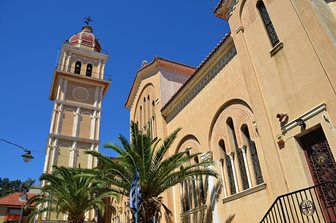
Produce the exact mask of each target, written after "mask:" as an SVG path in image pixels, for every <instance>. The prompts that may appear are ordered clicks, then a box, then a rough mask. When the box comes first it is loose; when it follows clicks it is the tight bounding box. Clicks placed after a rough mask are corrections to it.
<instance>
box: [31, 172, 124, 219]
mask: <svg viewBox="0 0 336 223" xmlns="http://www.w3.org/2000/svg"><path fill="white" fill-rule="evenodd" d="M40 181H42V182H44V184H45V186H43V187H42V188H41V190H42V191H41V194H39V195H37V196H36V197H33V198H32V199H30V200H29V201H28V202H27V206H29V205H34V206H35V210H34V211H33V212H32V213H31V214H30V215H29V220H30V221H32V220H33V218H34V217H35V216H36V215H39V214H41V213H43V212H55V213H56V214H57V215H58V214H60V213H63V214H66V215H67V216H68V221H69V222H70V223H83V222H84V219H85V213H86V212H87V211H89V210H92V209H95V210H102V211H103V207H104V206H105V204H104V202H103V198H105V197H114V198H117V197H118V196H117V194H116V193H114V192H111V191H110V190H109V189H106V188H104V185H101V184H98V183H97V181H96V180H95V179H94V178H92V177H90V176H88V175H86V174H84V173H83V170H82V169H78V168H65V167H55V170H54V172H52V173H51V174H43V175H42V176H41V177H40Z"/></svg>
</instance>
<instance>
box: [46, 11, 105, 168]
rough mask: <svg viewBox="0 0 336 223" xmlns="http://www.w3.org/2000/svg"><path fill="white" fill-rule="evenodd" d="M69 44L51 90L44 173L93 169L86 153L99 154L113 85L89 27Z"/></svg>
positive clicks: (89, 156)
mask: <svg viewBox="0 0 336 223" xmlns="http://www.w3.org/2000/svg"><path fill="white" fill-rule="evenodd" d="M90 21H91V19H90V17H89V18H87V19H86V21H85V23H86V25H85V26H84V27H83V28H82V31H81V32H79V33H76V34H75V35H73V36H72V37H71V38H70V39H69V40H67V41H66V42H65V43H64V44H63V46H62V49H61V53H60V58H59V61H58V64H57V67H56V69H55V71H54V76H53V80H52V84H51V89H50V96H49V98H50V100H53V101H54V108H53V111H52V116H51V123H50V131H49V136H48V144H47V148H46V157H45V164H44V170H43V172H44V173H50V172H52V168H53V166H65V167H80V168H93V167H94V166H95V165H96V161H95V160H94V159H93V157H92V156H91V155H87V154H85V151H87V150H96V151H97V150H98V144H99V129H100V117H101V112H102V101H103V97H104V95H105V94H106V92H107V89H108V88H109V85H110V83H111V82H110V81H109V80H106V78H104V68H105V64H106V62H107V60H108V55H107V54H105V53H103V52H102V51H101V47H100V44H99V41H98V39H97V38H96V37H95V35H94V34H93V29H92V27H91V26H89V22H90Z"/></svg>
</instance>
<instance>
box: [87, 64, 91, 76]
mask: <svg viewBox="0 0 336 223" xmlns="http://www.w3.org/2000/svg"><path fill="white" fill-rule="evenodd" d="M86 76H87V77H91V76H92V64H90V63H89V64H88V65H86Z"/></svg>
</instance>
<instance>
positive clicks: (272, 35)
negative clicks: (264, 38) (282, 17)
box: [257, 0, 280, 47]
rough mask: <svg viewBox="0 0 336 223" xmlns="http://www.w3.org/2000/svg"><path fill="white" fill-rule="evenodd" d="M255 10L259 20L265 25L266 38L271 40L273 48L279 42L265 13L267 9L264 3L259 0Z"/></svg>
mask: <svg viewBox="0 0 336 223" xmlns="http://www.w3.org/2000/svg"><path fill="white" fill-rule="evenodd" d="M257 8H258V10H259V13H260V16H261V19H262V20H263V23H264V25H265V28H266V31H267V34H268V37H269V39H270V40H271V43H272V46H273V47H274V46H275V45H277V44H278V43H279V42H280V41H279V38H278V35H277V33H276V32H275V29H274V26H273V24H272V21H271V18H270V17H269V15H268V12H267V9H266V7H265V4H264V2H263V1H261V0H260V1H258V3H257Z"/></svg>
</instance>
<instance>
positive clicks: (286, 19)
mask: <svg viewBox="0 0 336 223" xmlns="http://www.w3.org/2000/svg"><path fill="white" fill-rule="evenodd" d="M209 13H210V12H209ZM214 14H215V16H217V17H218V18H219V19H222V20H223V23H224V22H228V24H229V26H230V29H231V32H230V33H228V34H226V35H225V36H224V37H223V39H222V40H221V41H220V42H219V43H218V45H217V46H215V47H214V49H213V50H212V51H211V52H210V53H209V55H208V56H207V57H206V58H205V59H204V61H203V62H202V63H200V65H199V66H197V67H192V66H188V65H185V64H182V63H180V62H175V61H172V60H169V59H165V58H160V57H156V58H154V59H153V60H152V61H151V62H150V63H148V64H144V65H143V66H142V67H141V68H140V69H139V70H138V72H137V73H136V74H135V79H134V82H133V84H132V87H131V89H130V91H129V95H128V98H127V101H126V108H128V109H129V111H130V120H132V121H134V122H136V123H138V126H140V128H141V129H143V130H148V129H150V132H151V134H152V137H153V140H155V139H156V138H165V137H167V136H168V135H169V134H170V133H171V132H173V131H174V130H176V129H177V128H179V127H181V128H182V130H181V131H180V132H179V134H178V138H177V139H176V140H175V143H174V144H173V145H172V147H171V151H170V154H174V153H175V152H177V151H183V150H185V149H187V148H190V147H191V148H192V150H191V151H192V152H193V153H196V152H200V153H202V156H201V157H200V159H212V160H213V161H214V162H215V167H214V168H216V170H217V172H218V173H219V175H220V177H219V180H221V181H222V183H223V185H224V187H223V192H222V193H221V195H220V199H219V201H218V203H217V205H216V207H215V209H214V211H213V217H214V222H225V219H227V218H228V217H229V216H231V215H234V216H235V217H234V222H249V223H250V222H251V223H254V222H335V221H336V190H335V185H334V184H333V183H326V182H336V164H335V156H336V129H335V124H336V48H335V46H336V1H335V0H309V1H308V0H279V1H278V0H240V1H238V0H221V1H220V2H219V3H218V5H217V6H216V8H215V10H214ZM84 33H85V31H84ZM209 35H211V34H209ZM73 38H77V37H76V36H75V37H72V39H73ZM78 38H80V36H78ZM78 44H79V43H78ZM62 52H63V54H62V55H64V58H61V62H60V63H61V64H66V65H65V66H64V67H63V66H60V67H58V69H57V70H56V72H55V81H54V83H53V84H54V85H53V86H54V87H53V88H52V93H51V98H52V99H54V100H55V112H54V114H55V117H56V116H59V114H60V113H59V112H58V111H66V112H65V113H64V114H65V119H66V116H67V114H75V116H72V118H71V122H73V123H74V125H73V126H83V124H79V123H82V122H79V121H78V114H86V113H85V112H87V111H90V112H91V113H89V114H90V115H92V114H93V117H96V116H97V114H99V112H100V107H99V105H100V102H101V98H102V95H104V93H105V90H106V88H107V86H108V83H107V82H105V81H103V80H100V79H99V80H97V79H93V78H92V77H85V74H80V75H76V74H73V72H74V70H73V69H75V68H76V66H77V65H76V63H77V62H76V61H80V62H81V64H82V67H85V66H86V64H88V63H89V62H88V61H86V60H84V59H83V58H82V56H84V55H83V54H82V51H81V50H77V49H76V52H75V49H74V48H73V47H72V43H71V40H70V43H69V45H65V46H64V48H63V51H62ZM85 52H86V51H85ZM69 53H73V54H70V60H69V59H68V56H69ZM92 54H93V55H94V56H92V57H89V56H86V55H85V57H87V58H92V59H95V60H96V61H95V62H93V61H92V64H93V67H94V69H95V70H97V72H98V73H99V72H101V71H100V68H99V69H98V66H100V67H101V66H102V65H103V64H104V63H105V62H106V58H104V55H101V54H99V53H98V52H96V51H95V50H93V52H92ZM71 55H72V56H71ZM95 56H97V57H95ZM99 59H100V60H99ZM87 60H89V59H87ZM98 61H100V62H98ZM90 63H91V62H90ZM84 64H85V65H84ZM99 64H101V65H99ZM69 66H70V67H72V68H73V69H72V70H71V69H70V70H65V69H67V68H68V67H69ZM74 73H76V72H74ZM97 78H98V76H97ZM99 78H100V77H99ZM56 80H58V81H56ZM60 80H62V81H60ZM66 81H68V83H67V87H64V85H66ZM74 82H81V83H82V84H83V86H82V87H81V88H80V89H82V88H84V89H86V90H87V91H88V92H92V93H93V95H96V98H95V97H93V98H90V96H91V93H90V94H89V93H88V99H86V100H87V101H85V105H84V103H83V101H80V100H77V99H76V98H75V96H76V90H75V89H76V88H74V89H72V88H71V86H73V85H72V84H73V83H74ZM95 88H96V92H98V93H96V94H94V92H95V90H94V89H95ZM60 89H68V90H67V93H64V92H63V91H62V90H60ZM97 89H98V90H97ZM77 91H78V90H77ZM81 91H84V90H83V89H82V90H81ZM89 98H90V99H89ZM81 100H83V98H82V99H81ZM88 101H90V103H88V104H86V102H88ZM91 102H92V104H91ZM79 104H80V105H81V106H79ZM70 108H72V109H70ZM88 108H89V109H88ZM84 111H85V112H84ZM83 112H84V113H83ZM85 117H86V116H83V117H82V120H83V121H84V120H86V118H85ZM88 117H90V116H88ZM55 120H57V121H55V123H59V121H58V120H59V119H58V118H57V119H55ZM66 120H67V119H66ZM90 123H91V125H93V124H92V123H95V126H96V127H92V128H91V129H95V130H97V128H98V127H97V125H99V124H98V123H99V120H98V121H97V120H96V122H90ZM55 126H56V127H57V126H60V127H58V128H56V127H52V128H51V132H50V142H49V144H50V146H53V145H55V143H58V144H62V143H65V142H67V143H68V145H67V146H72V148H74V150H71V151H72V152H71V153H73V156H74V154H75V153H76V152H75V151H78V150H75V148H78V147H79V145H82V143H86V144H85V145H86V146H87V148H88V149H95V148H96V147H95V145H96V144H95V140H97V138H95V136H96V135H95V134H94V133H93V132H90V134H89V133H86V132H84V133H83V132H81V130H80V129H81V128H80V127H78V128H77V127H74V128H72V129H63V128H62V127H61V126H62V125H59V124H55ZM55 131H58V133H59V134H61V135H62V136H61V135H57V134H56V132H55ZM78 134H79V135H78ZM81 134H83V135H81ZM85 134H86V135H85ZM84 135H85V136H84ZM50 151H52V150H50ZM79 151H81V150H79ZM50 154H53V153H51V152H50ZM73 156H72V157H73ZM50 157H51V158H50V159H51V160H55V158H54V157H55V155H50ZM61 157H62V155H60V156H59V158H58V161H57V162H64V161H62V158H61ZM74 160H75V159H73V158H72V159H70V161H71V162H70V165H75V163H74V162H75V161H74ZM68 161H69V160H68ZM68 161H67V162H68ZM53 162H54V163H55V162H56V161H53ZM80 162H81V163H83V161H77V163H76V165H78V164H79V163H80ZM82 165H92V164H91V163H89V162H87V163H86V164H84V163H83V164H82ZM49 168H50V166H48V165H46V171H48V170H49ZM191 181H192V180H191ZM212 181H214V180H212ZM213 183H214V182H209V184H212V185H213ZM181 185H182V184H181ZM181 185H177V186H175V187H173V188H171V189H170V190H169V191H167V193H165V194H164V195H163V202H165V204H166V205H167V206H168V207H169V209H170V210H171V211H172V213H173V219H174V222H176V223H178V222H183V223H192V222H195V223H196V222H197V221H196V220H195V219H197V216H198V215H199V214H201V213H202V211H203V210H204V207H202V206H200V205H199V204H200V202H198V201H197V199H199V198H198V196H197V195H194V194H193V193H194V191H195V184H193V183H192V182H189V183H188V182H186V183H185V185H184V186H183V187H182V186H181ZM184 194H188V196H183V195H184ZM120 210H121V211H124V210H125V211H126V208H121V209H120ZM117 215H118V216H116V217H115V218H112V222H123V223H124V222H128V221H127V219H126V214H124V213H122V212H120V213H117ZM117 217H118V218H117Z"/></svg>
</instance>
